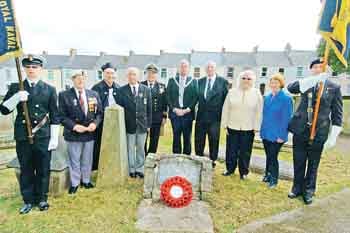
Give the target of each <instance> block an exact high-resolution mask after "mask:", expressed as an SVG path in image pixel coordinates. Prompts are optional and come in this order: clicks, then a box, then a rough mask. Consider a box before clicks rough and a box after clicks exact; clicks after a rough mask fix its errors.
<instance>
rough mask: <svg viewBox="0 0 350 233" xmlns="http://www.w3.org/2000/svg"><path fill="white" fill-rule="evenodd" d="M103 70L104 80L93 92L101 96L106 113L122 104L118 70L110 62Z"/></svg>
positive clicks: (96, 150) (97, 150) (98, 146)
mask: <svg viewBox="0 0 350 233" xmlns="http://www.w3.org/2000/svg"><path fill="white" fill-rule="evenodd" d="M101 70H102V72H103V80H102V81H100V82H98V83H97V84H95V85H94V86H93V87H92V90H93V91H96V92H97V93H98V95H99V96H100V99H101V103H102V111H103V113H104V111H105V109H106V107H108V106H111V105H114V104H120V94H119V90H118V88H119V85H118V84H117V83H116V82H115V75H116V71H117V69H116V68H115V67H114V66H113V65H112V64H111V63H110V62H107V63H106V64H104V65H103V66H102V67H101ZM103 116H104V115H103V114H102V122H101V123H100V124H99V126H98V127H97V129H96V140H95V145H94V157H93V162H92V170H93V171H94V170H97V169H98V162H99V158H100V149H101V139H102V128H103Z"/></svg>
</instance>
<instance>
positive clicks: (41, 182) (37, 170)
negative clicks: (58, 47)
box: [0, 55, 60, 214]
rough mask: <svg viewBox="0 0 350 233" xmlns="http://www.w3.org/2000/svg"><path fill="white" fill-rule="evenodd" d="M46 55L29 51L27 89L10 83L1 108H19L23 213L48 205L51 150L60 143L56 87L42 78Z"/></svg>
mask: <svg viewBox="0 0 350 233" xmlns="http://www.w3.org/2000/svg"><path fill="white" fill-rule="evenodd" d="M43 62H44V59H43V58H41V57H39V56H34V55H28V56H26V57H24V58H23V60H22V65H23V66H24V70H25V73H26V80H25V81H24V83H23V85H24V91H20V90H19V84H18V83H13V84H11V85H10V87H9V90H8V92H7V93H6V95H5V98H4V99H3V101H2V103H1V104H0V111H1V113H2V114H4V115H7V114H9V113H11V112H12V111H13V110H15V109H17V116H16V120H15V123H14V138H15V140H16V153H17V157H18V161H19V164H20V177H19V180H20V182H19V183H20V190H21V194H22V198H23V201H24V206H23V207H22V208H21V209H20V214H27V213H29V212H30V211H31V210H32V209H33V207H34V206H36V205H37V206H38V207H39V210H40V211H46V210H48V209H49V204H48V202H47V198H48V191H49V181H50V161H51V151H52V150H55V149H56V148H57V146H58V136H59V128H60V126H59V124H60V117H59V114H58V109H57V93H56V89H55V88H54V87H52V86H50V85H49V84H47V83H45V82H43V81H42V80H40V77H41V73H42V66H43ZM21 102H27V105H28V112H29V118H30V121H31V126H32V127H33V128H32V129H31V130H32V132H33V134H34V137H33V141H34V143H33V144H30V143H29V141H28V133H27V128H26V122H25V118H24V110H23V108H22V104H21Z"/></svg>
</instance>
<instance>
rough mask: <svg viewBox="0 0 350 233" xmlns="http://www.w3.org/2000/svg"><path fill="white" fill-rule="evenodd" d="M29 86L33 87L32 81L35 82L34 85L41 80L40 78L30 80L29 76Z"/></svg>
mask: <svg viewBox="0 0 350 233" xmlns="http://www.w3.org/2000/svg"><path fill="white" fill-rule="evenodd" d="M26 80H27V82H28V84H29V86H30V87H32V83H34V85H36V84H37V83H38V82H39V79H38V78H37V79H35V80H30V79H29V78H27V79H26Z"/></svg>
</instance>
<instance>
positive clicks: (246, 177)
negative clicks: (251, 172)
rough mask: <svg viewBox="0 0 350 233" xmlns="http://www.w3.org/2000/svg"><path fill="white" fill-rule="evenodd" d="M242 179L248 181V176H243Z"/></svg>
mask: <svg viewBox="0 0 350 233" xmlns="http://www.w3.org/2000/svg"><path fill="white" fill-rule="evenodd" d="M240 178H241V180H246V179H248V176H247V175H241V176H240Z"/></svg>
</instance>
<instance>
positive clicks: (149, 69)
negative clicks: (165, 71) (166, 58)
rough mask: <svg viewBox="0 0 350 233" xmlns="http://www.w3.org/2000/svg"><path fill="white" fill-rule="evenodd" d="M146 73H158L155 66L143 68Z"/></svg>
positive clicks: (150, 65) (149, 65)
mask: <svg viewBox="0 0 350 233" xmlns="http://www.w3.org/2000/svg"><path fill="white" fill-rule="evenodd" d="M145 70H146V71H151V72H154V73H158V67H157V66H156V65H155V64H148V65H147V66H146V68H145Z"/></svg>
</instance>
